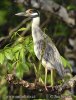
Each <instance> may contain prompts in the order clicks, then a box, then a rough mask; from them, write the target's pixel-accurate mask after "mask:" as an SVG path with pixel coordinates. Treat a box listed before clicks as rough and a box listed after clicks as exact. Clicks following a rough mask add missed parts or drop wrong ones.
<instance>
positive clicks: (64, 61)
mask: <svg viewBox="0 0 76 100" xmlns="http://www.w3.org/2000/svg"><path fill="white" fill-rule="evenodd" d="M61 60H62V63H63V65H64V67H69V68H70V70H71V71H72V67H71V65H70V63H69V62H68V61H67V60H66V59H65V58H64V57H62V56H61Z"/></svg>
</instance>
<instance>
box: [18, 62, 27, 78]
mask: <svg viewBox="0 0 76 100" xmlns="http://www.w3.org/2000/svg"><path fill="white" fill-rule="evenodd" d="M28 71H29V67H28V65H27V64H26V63H22V62H19V61H18V62H17V65H16V76H17V77H18V78H19V79H21V78H22V77H23V74H24V72H25V73H27V72H28Z"/></svg>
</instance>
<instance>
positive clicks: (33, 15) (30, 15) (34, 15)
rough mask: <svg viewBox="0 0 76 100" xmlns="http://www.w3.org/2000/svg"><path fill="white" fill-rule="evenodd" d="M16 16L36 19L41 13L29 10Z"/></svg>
mask: <svg viewBox="0 0 76 100" xmlns="http://www.w3.org/2000/svg"><path fill="white" fill-rule="evenodd" d="M15 15H17V16H26V17H31V18H35V17H38V16H39V12H38V11H37V10H35V9H28V10H26V11H25V12H20V13H17V14H15Z"/></svg>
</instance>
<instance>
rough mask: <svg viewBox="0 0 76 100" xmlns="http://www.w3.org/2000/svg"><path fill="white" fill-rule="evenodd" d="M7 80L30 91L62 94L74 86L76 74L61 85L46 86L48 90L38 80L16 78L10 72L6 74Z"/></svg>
mask: <svg viewBox="0 0 76 100" xmlns="http://www.w3.org/2000/svg"><path fill="white" fill-rule="evenodd" d="M6 79H7V82H8V83H9V85H10V84H11V83H12V84H13V85H20V86H23V87H24V88H26V89H28V90H30V91H32V92H35V91H36V92H38V93H44V92H46V93H53V94H54V95H55V94H56V95H59V94H62V93H63V92H64V91H66V90H69V89H71V88H72V87H74V85H75V82H76V76H74V77H73V78H71V79H70V80H69V81H68V82H65V83H64V84H63V85H57V86H54V87H53V88H52V87H51V86H47V89H48V91H46V89H45V86H44V85H43V84H41V83H39V82H34V83H29V82H28V81H26V80H16V79H15V78H14V76H13V75H12V74H8V75H7V78H6Z"/></svg>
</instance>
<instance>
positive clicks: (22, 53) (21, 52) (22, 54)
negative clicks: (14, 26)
mask: <svg viewBox="0 0 76 100" xmlns="http://www.w3.org/2000/svg"><path fill="white" fill-rule="evenodd" d="M20 58H21V60H22V62H25V49H24V48H22V49H21V50H20Z"/></svg>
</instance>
